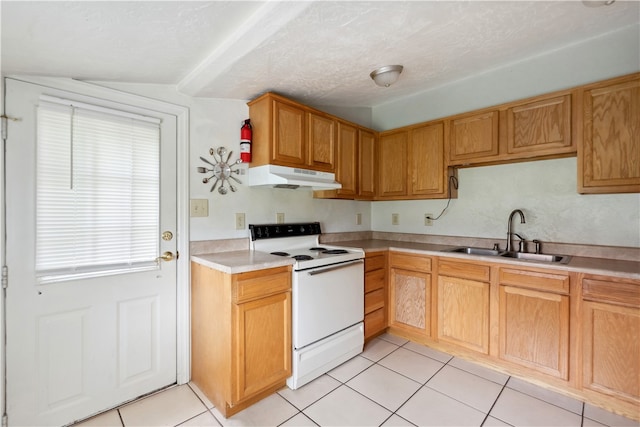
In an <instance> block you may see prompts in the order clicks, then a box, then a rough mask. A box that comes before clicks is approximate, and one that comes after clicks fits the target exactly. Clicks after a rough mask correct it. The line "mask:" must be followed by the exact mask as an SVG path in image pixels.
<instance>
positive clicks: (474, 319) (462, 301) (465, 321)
mask: <svg viewBox="0 0 640 427" xmlns="http://www.w3.org/2000/svg"><path fill="white" fill-rule="evenodd" d="M438 339H439V340H441V341H446V342H450V343H453V344H456V345H460V346H462V347H466V348H469V349H471V350H474V351H477V352H480V353H484V354H488V353H489V284H488V283H485V282H478V281H475V280H468V279H460V278H456V277H447V276H439V277H438Z"/></svg>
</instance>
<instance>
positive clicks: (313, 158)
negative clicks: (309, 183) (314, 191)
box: [307, 113, 336, 172]
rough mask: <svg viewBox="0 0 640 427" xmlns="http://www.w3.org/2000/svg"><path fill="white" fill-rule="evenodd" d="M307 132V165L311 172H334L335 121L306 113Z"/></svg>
mask: <svg viewBox="0 0 640 427" xmlns="http://www.w3.org/2000/svg"><path fill="white" fill-rule="evenodd" d="M307 129H308V130H309V136H308V145H309V154H308V159H309V162H308V165H309V166H310V167H311V169H313V170H318V171H327V172H334V171H335V156H336V155H335V152H336V141H335V140H336V121H335V120H334V119H332V118H330V117H325V116H321V115H318V114H314V113H307Z"/></svg>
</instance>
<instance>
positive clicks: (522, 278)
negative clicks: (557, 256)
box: [500, 268, 569, 294]
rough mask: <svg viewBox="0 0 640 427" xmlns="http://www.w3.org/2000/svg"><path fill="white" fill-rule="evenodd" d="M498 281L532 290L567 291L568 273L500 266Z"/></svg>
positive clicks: (566, 292)
mask: <svg viewBox="0 0 640 427" xmlns="http://www.w3.org/2000/svg"><path fill="white" fill-rule="evenodd" d="M500 283H501V284H503V285H514V286H519V287H525V288H530V289H534V290H546V291H552V292H559V293H564V294H568V293H569V275H568V273H566V272H557V273H556V272H550V271H548V270H547V271H543V270H525V269H518V268H501V269H500Z"/></svg>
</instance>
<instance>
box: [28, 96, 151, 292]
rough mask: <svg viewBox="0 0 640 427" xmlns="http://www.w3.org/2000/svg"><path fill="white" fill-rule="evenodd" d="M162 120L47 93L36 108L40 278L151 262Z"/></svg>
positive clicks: (115, 269)
mask: <svg viewBox="0 0 640 427" xmlns="http://www.w3.org/2000/svg"><path fill="white" fill-rule="evenodd" d="M159 157H160V126H159V121H158V120H149V118H147V117H142V116H140V117H136V116H135V115H132V114H130V113H127V112H120V111H115V110H109V109H106V108H103V107H93V106H90V105H86V104H77V103H72V102H70V101H65V100H55V99H52V98H49V97H47V98H46V99H42V100H41V101H40V104H39V106H38V114H37V200H36V210H37V212H36V270H37V273H38V275H39V276H40V277H41V281H45V282H46V281H47V280H51V281H55V280H64V279H66V278H75V277H78V276H95V275H101V274H114V272H119V271H130V270H132V269H137V268H144V267H147V268H148V267H150V266H156V263H155V259H156V257H157V256H158V253H159V243H158V236H159V216H160V210H159V209H160V208H159V206H160V204H159V192H160V188H159V185H160V174H159V172H160V171H159V168H160V166H159V164H160V163H159Z"/></svg>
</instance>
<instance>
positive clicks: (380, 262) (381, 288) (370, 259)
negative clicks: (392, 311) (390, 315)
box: [364, 252, 387, 340]
mask: <svg viewBox="0 0 640 427" xmlns="http://www.w3.org/2000/svg"><path fill="white" fill-rule="evenodd" d="M386 259H387V255H386V252H385V253H375V252H374V253H367V254H366V257H365V259H364V338H365V340H367V339H370V338H372V337H374V336H376V335H379V334H380V333H382V332H384V331H385V330H386V329H387V261H386Z"/></svg>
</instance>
